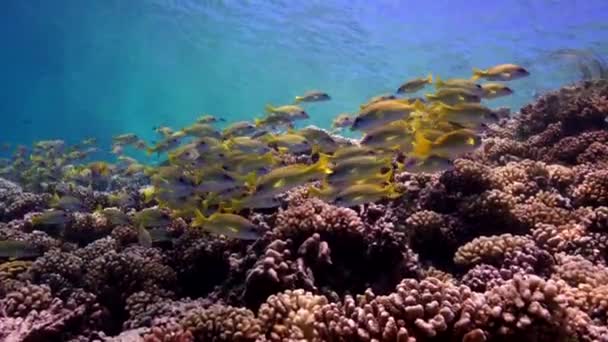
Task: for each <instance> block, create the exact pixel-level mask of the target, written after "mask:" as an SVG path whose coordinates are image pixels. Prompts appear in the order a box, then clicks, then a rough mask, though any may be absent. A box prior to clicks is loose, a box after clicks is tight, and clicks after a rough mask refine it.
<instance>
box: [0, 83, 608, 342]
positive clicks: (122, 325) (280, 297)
mask: <svg viewBox="0 0 608 342" xmlns="http://www.w3.org/2000/svg"><path fill="white" fill-rule="evenodd" d="M607 116H608V82H606V81H593V82H586V83H582V84H578V85H576V86H571V87H566V88H563V89H561V90H559V91H556V92H553V93H549V94H547V95H545V96H543V97H541V98H539V99H538V100H537V101H536V102H535V103H532V104H530V105H528V106H526V107H524V108H522V110H521V113H520V114H519V115H516V116H515V117H513V118H511V119H504V120H503V122H501V123H500V124H499V125H497V126H495V127H492V129H491V130H490V131H489V132H488V133H487V137H486V138H485V141H484V144H483V145H482V147H481V148H480V149H479V150H478V151H476V152H474V153H473V154H471V155H469V156H466V157H464V158H462V159H458V160H456V161H455V163H454V168H453V169H451V170H449V171H445V172H443V173H441V174H433V175H428V174H418V175H416V174H409V173H403V174H399V175H396V176H395V178H396V181H397V182H398V185H399V188H400V190H401V191H402V192H403V196H402V197H401V198H399V199H397V200H390V201H388V200H387V201H383V202H380V203H375V204H370V205H366V206H362V207H360V208H341V207H336V206H333V205H330V204H327V203H325V202H323V201H321V200H319V199H315V198H308V196H307V194H306V192H305V191H302V190H299V189H298V190H295V191H292V193H291V194H289V196H286V198H287V203H286V205H285V206H284V207H282V208H280V209H279V210H278V211H276V212H264V213H262V212H259V213H251V214H250V217H249V218H250V219H251V220H252V221H253V222H255V223H256V224H257V225H259V226H260V227H262V228H263V229H265V234H264V235H263V237H262V238H260V239H259V240H257V241H255V242H245V241H238V240H232V239H226V238H223V237H217V236H212V235H209V234H207V233H203V232H201V231H196V230H190V229H188V227H187V224H186V223H185V222H184V221H182V220H180V219H177V220H175V221H174V222H172V224H171V226H170V227H168V230H169V231H170V233H171V239H169V240H166V241H157V242H155V243H154V245H153V247H152V248H144V247H141V246H139V245H137V244H136V241H137V238H136V231H135V228H134V227H130V226H112V225H111V224H109V223H108V222H107V221H105V220H103V219H102V218H100V217H98V216H96V214H94V213H92V214H91V213H77V214H72V215H71V220H70V222H69V223H68V224H67V227H66V228H65V229H66V232H67V233H66V234H63V236H62V237H61V238H59V237H56V236H53V234H51V233H49V232H42V231H38V230H35V229H33V227H32V224H31V213H33V212H36V211H40V210H42V209H44V203H45V201H44V200H43V198H44V197H45V196H49V195H48V194H44V193H42V194H34V193H27V192H23V191H22V190H21V189H20V188H19V187H18V186H16V185H14V184H11V183H10V182H5V181H2V182H1V183H0V220H2V222H4V223H2V224H0V239H17V240H20V241H26V242H28V243H30V244H32V245H35V246H36V247H37V248H39V250H40V251H41V253H43V254H42V255H41V256H40V257H38V258H35V259H34V260H31V261H8V260H7V261H3V262H2V263H1V264H0V280H1V281H0V340H1V341H30V342H32V341H150V342H152V341H155V342H160V341H298V342H299V341H361V342H363V341H402V342H415V341H418V342H421V341H463V342H484V341H501V342H502V341H547V342H549V341H564V342H565V341H588V342H591V341H608V130H607V128H608V127H607V126H608V124H607V123H606V121H605V120H606V117H607ZM99 196H101V195H99ZM91 201H92V202H94V203H98V202H99V201H103V199H99V198H98V199H96V200H93V199H91ZM143 205H144V204H143V203H134V204H133V206H137V207H141V206H143Z"/></svg>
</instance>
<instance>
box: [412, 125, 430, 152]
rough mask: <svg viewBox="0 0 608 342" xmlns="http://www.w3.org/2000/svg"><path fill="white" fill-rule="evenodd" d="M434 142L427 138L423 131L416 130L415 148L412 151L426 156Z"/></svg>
mask: <svg viewBox="0 0 608 342" xmlns="http://www.w3.org/2000/svg"><path fill="white" fill-rule="evenodd" d="M431 144H432V142H431V141H430V140H429V139H427V138H426V137H425V136H424V135H423V134H422V132H420V131H418V132H416V135H415V138H414V150H413V151H412V153H413V154H414V155H415V156H418V157H426V156H427V155H428V154H429V152H430V151H431Z"/></svg>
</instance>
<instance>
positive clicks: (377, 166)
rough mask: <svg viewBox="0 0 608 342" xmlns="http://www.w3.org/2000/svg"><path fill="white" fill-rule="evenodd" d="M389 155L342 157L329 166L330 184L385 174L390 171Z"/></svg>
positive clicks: (390, 159) (328, 180) (328, 179)
mask: <svg viewBox="0 0 608 342" xmlns="http://www.w3.org/2000/svg"><path fill="white" fill-rule="evenodd" d="M391 161H392V158H390V157H376V156H358V157H352V158H349V159H344V160H342V161H340V162H339V163H338V164H335V165H334V166H333V167H332V168H331V171H332V172H331V174H329V175H328V176H327V182H328V183H330V184H336V183H344V182H351V181H355V180H359V179H364V178H367V177H374V176H382V175H384V176H386V174H388V173H389V172H390V171H391V166H392V165H391Z"/></svg>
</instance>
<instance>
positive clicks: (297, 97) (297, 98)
mask: <svg viewBox="0 0 608 342" xmlns="http://www.w3.org/2000/svg"><path fill="white" fill-rule="evenodd" d="M303 99H304V98H303V97H302V96H296V99H295V101H293V103H294V104H299V103H300V102H302V100H303Z"/></svg>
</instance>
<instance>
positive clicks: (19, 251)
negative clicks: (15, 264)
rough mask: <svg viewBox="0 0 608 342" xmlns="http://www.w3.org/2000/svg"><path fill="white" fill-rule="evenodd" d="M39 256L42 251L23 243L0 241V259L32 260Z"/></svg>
mask: <svg viewBox="0 0 608 342" xmlns="http://www.w3.org/2000/svg"><path fill="white" fill-rule="evenodd" d="M41 255H42V251H41V250H40V249H39V248H36V247H35V246H34V245H32V244H30V243H27V242H25V241H18V240H0V259H8V260H21V259H34V258H37V257H39V256H41Z"/></svg>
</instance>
